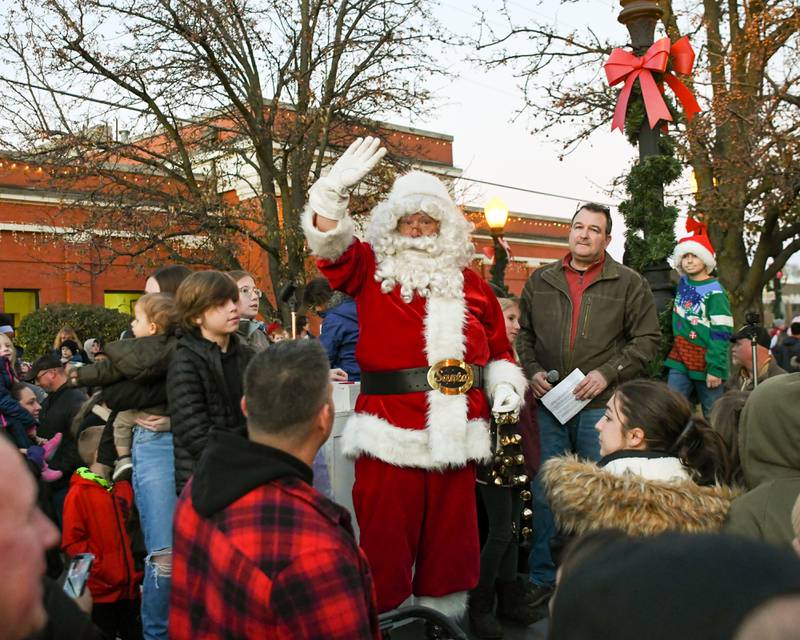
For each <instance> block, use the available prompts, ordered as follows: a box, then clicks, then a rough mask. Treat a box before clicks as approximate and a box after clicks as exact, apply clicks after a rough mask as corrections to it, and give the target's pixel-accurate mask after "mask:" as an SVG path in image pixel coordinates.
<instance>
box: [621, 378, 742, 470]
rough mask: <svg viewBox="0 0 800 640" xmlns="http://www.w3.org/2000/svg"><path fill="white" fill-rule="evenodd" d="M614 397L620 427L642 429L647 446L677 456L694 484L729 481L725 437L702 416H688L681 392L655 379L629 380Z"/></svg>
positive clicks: (730, 468) (687, 408) (728, 461)
mask: <svg viewBox="0 0 800 640" xmlns="http://www.w3.org/2000/svg"><path fill="white" fill-rule="evenodd" d="M615 397H616V402H617V403H618V406H619V410H620V413H621V414H622V416H623V418H624V420H623V422H624V425H625V426H624V429H625V430H629V429H633V428H636V427H638V428H640V429H642V431H644V436H645V444H646V446H647V449H649V450H651V451H663V452H665V453H669V454H670V455H673V456H675V457H677V458H679V459H680V460H681V462H682V463H683V464H684V465H685V466H686V467H687V468H688V469H689V471H690V472H691V473H692V475H693V479H694V480H695V482H697V483H698V484H701V485H707V484H714V483H715V482H725V483H728V482H729V480H730V478H731V476H732V467H733V465H732V464H731V462H730V456H729V455H728V452H727V448H726V447H725V441H724V440H723V439H722V438H721V437H720V435H719V434H718V433H716V432H715V431H714V430H713V429H711V427H710V426H709V424H708V422H706V420H705V419H704V418H702V417H700V416H692V409H691V407H690V406H689V403H688V401H687V400H686V398H684V397H683V396H682V395H681V394H679V393H678V392H676V391H675V390H674V389H670V388H669V387H668V386H667V385H666V384H664V383H663V382H660V381H658V380H631V381H629V382H626V383H624V384H622V385H620V386H619V388H618V389H617V391H616V394H615Z"/></svg>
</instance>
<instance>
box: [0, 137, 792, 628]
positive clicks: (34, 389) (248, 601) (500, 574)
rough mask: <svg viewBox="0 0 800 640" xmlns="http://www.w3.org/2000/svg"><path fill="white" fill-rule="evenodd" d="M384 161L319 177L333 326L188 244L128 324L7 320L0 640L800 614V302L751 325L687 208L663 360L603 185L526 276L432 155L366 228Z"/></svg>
mask: <svg viewBox="0 0 800 640" xmlns="http://www.w3.org/2000/svg"><path fill="white" fill-rule="evenodd" d="M384 153H385V150H384V149H383V148H381V146H380V142H379V141H378V140H376V139H372V138H366V139H359V140H357V141H355V142H354V143H353V145H351V147H350V148H349V149H348V150H347V151H346V152H345V153H344V154H343V155H342V156H341V157H340V158H339V159H338V160H337V162H336V163H335V164H334V165H333V166H332V167H331V168H330V171H329V172H328V173H327V175H326V176H325V177H323V178H321V179H320V180H319V181H317V182H316V183H315V184H314V185H313V186H312V188H311V190H310V192H309V200H308V206H307V208H306V211H305V212H304V215H303V230H304V232H305V234H306V239H307V242H308V246H309V249H310V251H311V253H312V254H313V255H314V256H315V257H316V258H317V266H318V268H319V271H320V274H321V275H320V277H318V278H315V279H312V280H311V281H309V283H307V285H306V286H305V287H304V292H303V296H302V303H301V307H302V308H304V309H306V310H307V312H308V313H315V314H318V315H319V316H320V317H321V318H322V326H321V333H320V335H319V336H318V339H316V338H315V336H313V335H312V334H311V333H310V331H309V327H308V322H307V320H306V318H305V316H300V317H299V318H298V320H299V321H297V322H295V323H293V326H292V327H291V328H290V329H286V328H284V327H283V326H282V325H281V324H279V323H277V322H276V323H271V324H265V323H263V322H261V321H260V320H259V319H258V316H259V315H260V301H261V298H262V296H263V293H262V291H261V290H260V289H259V288H258V284H257V279H256V278H255V277H254V275H253V274H250V273H247V272H244V271H233V272H228V273H224V272H220V271H214V270H203V271H194V272H193V271H191V270H189V269H188V268H186V267H183V266H166V267H162V268H160V269H158V270H157V271H155V272H154V273H153V275H152V276H150V277H149V278H148V279H147V280H146V283H145V286H144V295H142V297H140V298H139V299H138V300H137V301H136V303H135V306H134V308H133V318H132V322H131V328H130V331H129V332H126V334H125V335H123V336H121V337H120V339H119V340H115V341H109V342H107V343H106V344H103V343H101V341H100V340H98V339H95V338H90V339H88V340H86V341H85V342H81V340H80V339H79V337H78V335H77V334H76V332H75V331H74V330H73V329H72V328H70V327H64V328H63V329H61V330H60V331H59V332H58V335H57V336H56V337H55V340H54V342H53V350H52V351H51V352H48V353H45V354H39V356H40V357H38V358H36V359H35V361H34V362H33V363H32V364H30V365H26V364H25V363H24V361H23V358H22V357H21V354H20V353H19V351H18V349H17V348H16V346H15V344H14V334H13V326H12V324H11V323H10V322H6V321H5V320H0V426H2V432H3V434H4V435H5V436H6V437H4V438H0V476H2V477H0V562H2V563H3V565H4V567H5V570H4V577H5V580H4V581H3V582H2V583H0V638H78V639H82V638H108V639H114V638H122V639H123V640H127V639H138V638H145V639H147V640H155V639H163V638H173V639H183V638H186V639H190V638H208V639H211V638H255V637H264V638H381V637H382V636H383V637H386V636H387V635H388V634H389V633H390V631H389V630H388V628H387V627H386V626H385V625H382V622H381V621H382V620H384V619H385V617H384V618H381V614H386V613H388V612H392V611H394V610H396V609H397V608H401V607H404V606H406V605H408V604H409V603H412V602H413V603H416V604H420V605H423V606H426V607H428V608H430V609H432V610H434V611H435V612H438V617H437V616H432V617H430V618H429V619H427V620H426V622H425V625H424V633H425V634H426V637H430V638H446V637H448V633H449V631H448V629H451V628H452V627H451V626H450V623H449V622H448V620H450V621H453V622H454V623H456V624H458V623H461V624H463V625H465V626H466V627H467V628H468V629H469V631H470V633H471V634H472V635H473V636H474V637H478V638H490V639H491V638H497V639H499V638H502V637H503V634H504V623H506V624H507V623H512V624H517V625H526V626H527V625H530V624H532V623H534V622H536V621H537V620H539V619H540V618H542V617H543V616H545V615H548V610H549V617H550V629H549V635H550V637H552V638H554V639H555V638H594V637H609V638H639V637H644V636H646V637H653V638H674V637H685V638H693V637H696V638H733V637H736V638H741V639H747V638H764V637H770V638H784V639H788V638H791V637H794V636H793V635H791V634H792V633H794V632H796V629H797V628H800V559H798V558H797V555H800V500H799V499H798V494H800V413H798V412H797V410H796V403H797V398H798V397H800V372H799V371H798V362H797V360H798V357H800V354H798V350H800V318H795V319H794V320H793V321H792V322H791V323H790V325H789V327H788V329H786V330H785V331H783V332H782V333H783V335H778V334H776V335H774V336H770V335H769V333H768V332H767V331H766V330H764V329H763V328H761V327H759V326H757V325H756V324H755V323H753V322H750V323H748V324H747V325H745V326H744V327H742V328H740V329H739V330H735V329H734V321H733V317H732V314H731V310H730V305H729V302H728V299H727V297H726V293H725V291H724V289H723V288H722V287H721V286H720V284H719V282H718V280H717V279H716V278H715V277H714V276H713V272H714V270H715V267H716V264H715V254H714V249H713V247H712V245H711V243H710V242H709V241H708V237H707V235H706V233H705V229H704V228H703V226H702V225H701V224H699V223H696V222H694V221H693V222H692V223H691V225H690V228H689V229H688V231H689V232H690V233H691V235H688V236H687V237H686V238H683V239H682V240H681V241H680V242H679V243H678V245H677V247H676V250H675V255H674V262H675V267H676V270H677V272H678V274H679V276H680V280H679V283H678V287H677V295H676V298H675V302H674V306H673V310H672V329H673V336H674V337H673V342H672V345H671V348H670V350H669V353H668V354H667V357H666V360H665V371H666V373H665V374H664V375H663V380H660V379H658V378H657V377H656V376H658V375H659V374H660V372H653V370H652V364H653V362H655V361H657V360H658V359H659V350H660V348H661V329H660V325H659V320H658V316H657V309H656V306H655V302H654V300H653V296H652V293H651V292H650V289H649V286H648V284H647V282H646V281H645V280H644V278H643V277H642V276H641V275H640V274H638V273H636V272H635V271H633V270H631V269H629V268H628V267H626V266H624V265H623V264H620V263H619V262H617V261H615V260H614V259H613V258H612V257H611V256H610V255H609V254H608V253H607V251H606V248H607V246H608V243H609V241H610V238H611V230H612V229H611V227H612V223H611V216H610V213H609V211H608V209H607V208H605V207H603V206H601V205H597V204H593V203H587V204H584V205H582V206H581V207H579V208H578V210H577V211H576V213H575V215H574V216H573V219H572V225H571V230H570V236H569V252H568V253H567V254H566V255H565V256H564V257H563V259H561V260H558V261H556V262H554V263H552V264H549V265H546V266H544V267H541V268H539V269H537V270H536V271H535V272H534V273H533V274H532V275H531V277H530V279H529V280H528V282H527V283H526V285H525V287H524V290H523V292H522V295H521V297H520V298H519V299H515V298H510V297H507V296H504V295H503V294H502V293H501V292H497V291H495V290H493V288H492V287H491V286H490V285H489V284H488V283H487V282H485V281H484V280H482V279H481V278H480V276H479V275H478V274H477V273H476V272H475V271H473V270H471V269H470V268H469V264H470V262H471V260H472V257H473V253H474V251H473V248H472V244H471V242H470V226H469V224H468V223H467V221H466V220H465V218H464V217H463V215H462V214H461V212H460V211H459V210H458V208H457V207H456V205H455V204H454V202H453V200H452V198H451V197H450V195H449V193H448V191H447V189H446V187H445V186H444V184H443V183H442V182H441V181H439V180H438V179H437V178H436V177H435V176H433V175H430V174H426V173H423V172H419V171H412V172H411V173H408V174H406V175H404V176H401V177H400V178H398V179H397V180H396V181H395V183H394V185H393V187H392V189H391V191H390V192H389V194H388V195H387V197H386V198H385V200H384V201H383V202H381V203H380V204H379V205H378V206H377V207H376V208H375V209H374V210H373V212H372V214H371V216H370V218H369V221H368V223H367V226H366V228H365V232H364V235H363V239H362V238H359V237H357V236H356V235H355V225H354V224H353V221H352V219H351V217H350V215H349V211H348V209H349V193H350V192H351V191H352V190H353V189H354V188H355V187H356V186H357V185H358V184H359V182H360V181H361V180H362V179H363V178H364V177H365V176H366V175H367V174H368V173H369V172H371V171H372V170H373V169H374V168H375V166H376V165H377V164H378V163H379V162H380V161H381V159H382V157H383V155H384ZM292 338H294V339H292ZM731 364H732V367H731ZM576 371H577V374H575V372H576ZM571 379H575V380H576V382H575V384H570V382H569V381H570V380H571ZM340 381H349V382H354V381H356V382H359V383H360V394H359V396H358V398H357V400H356V403H355V407H354V410H353V412H352V414H351V415H350V416H349V417H348V419H347V423H346V425H345V428H344V431H343V434H342V447H341V448H342V450H343V452H344V454H345V455H347V456H348V457H350V458H352V459H353V461H354V470H355V482H354V485H353V489H352V497H353V513H354V516H355V518H356V521H357V525H358V537H356V535H355V534H354V528H353V523H352V521H351V514H350V512H349V511H348V510H347V509H345V508H344V507H342V506H341V505H339V504H337V503H336V502H334V501H333V500H332V499H331V498H330V495H329V494H328V495H326V493H327V491H326V490H324V489H323V490H322V491H320V490H319V489H320V488H321V487H320V485H319V483H318V482H317V480H318V479H317V478H316V477H315V474H314V473H313V472H312V468H313V469H317V468H318V465H319V464H320V450H321V448H322V447H323V445H324V444H325V442H326V441H327V440H328V438H329V437H330V435H331V431H332V426H333V422H334V415H335V412H336V407H335V406H334V404H333V384H336V383H337V382H340ZM564 385H570V386H569V387H567V390H566V396H567V397H566V399H564V397H563V396H562V397H561V403H562V405H564V404H566V405H568V408H569V409H570V410H569V411H566V412H563V406H561V407H560V408H559V407H557V406H556V405H555V404H553V398H554V397H555V396H557V395H558V394H559V393H560V391H561V390H563V389H564ZM555 387H559V388H558V389H556V390H555V391H554V388H555ZM528 545H530V546H528ZM792 547H794V553H793V552H792ZM80 554H92V555H93V557H94V562H93V564H92V567H91V571H90V573H89V577H88V582H87V585H86V588H85V592H84V593H83V594H72V596H68V595H67V594H66V593H65V592H64V591H63V590H62V589H61V588H60V585H59V583H58V582H57V579H58V578H59V576H62V575H63V572H64V568H65V562H68V561H69V560H70V559H71V558H74V557H76V556H79V555H80ZM521 564H522V565H524V566H527V574H526V573H520V565H521ZM624 604H627V605H628V606H624ZM781 633H783V635H781ZM769 634H772V635H769Z"/></svg>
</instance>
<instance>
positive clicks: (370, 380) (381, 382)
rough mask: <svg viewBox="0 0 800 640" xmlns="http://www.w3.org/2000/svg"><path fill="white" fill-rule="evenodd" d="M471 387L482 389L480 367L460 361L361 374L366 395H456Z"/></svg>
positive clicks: (445, 361) (363, 372) (362, 388)
mask: <svg viewBox="0 0 800 640" xmlns="http://www.w3.org/2000/svg"><path fill="white" fill-rule="evenodd" d="M473 387H478V388H482V387H483V367H479V366H478V365H474V364H469V363H466V362H463V361H461V360H442V361H441V362H437V363H436V364H435V365H433V366H432V367H415V368H413V369H395V370H393V371H362V372H361V393H366V394H369V395H394V394H402V393H415V392H418V391H431V390H437V391H440V392H441V393H443V394H445V395H458V394H462V393H466V392H467V391H469V390H470V389H471V388H473Z"/></svg>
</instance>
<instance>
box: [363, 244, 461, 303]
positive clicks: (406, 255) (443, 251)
mask: <svg viewBox="0 0 800 640" xmlns="http://www.w3.org/2000/svg"><path fill="white" fill-rule="evenodd" d="M376 244H377V245H378V246H375V247H373V249H374V250H375V257H376V259H377V268H376V270H375V280H377V281H378V282H380V283H381V291H383V292H384V293H390V292H391V291H393V290H394V288H395V287H397V286H398V285H399V287H400V297H401V298H402V299H403V301H404V302H411V300H412V299H413V298H414V294H415V293H418V294H419V295H420V296H421V297H423V298H428V297H430V296H432V295H434V296H443V297H447V298H457V297H460V296H461V295H463V287H464V276H463V274H462V273H461V268H462V267H461V266H460V260H459V257H458V256H456V255H454V253H453V252H452V251H448V250H447V247H446V246H445V243H444V242H443V241H442V239H441V236H439V235H433V236H421V237H419V238H410V237H407V236H401V235H400V234H399V233H390V234H388V235H387V236H386V237H384V238H381V240H380V241H379V242H378V243H376Z"/></svg>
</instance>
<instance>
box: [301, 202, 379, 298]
mask: <svg viewBox="0 0 800 640" xmlns="http://www.w3.org/2000/svg"><path fill="white" fill-rule="evenodd" d="M315 215H316V214H315V213H314V212H313V211H312V210H311V207H310V206H306V209H305V211H303V215H302V217H301V223H302V226H303V232H304V233H305V235H306V241H307V242H308V248H309V249H311V253H312V254H313V255H315V256H316V257H317V267H319V270H320V271H321V272H322V274H323V275H324V276H325V277H326V278H327V279H328V281H329V282H330V284H331V288H332V289H336V290H337V291H343V292H344V293H346V294H347V295H349V296H351V297H355V296H356V295H358V292H359V291H360V289H361V285H362V284H363V282H364V280H365V279H366V278H368V277H370V274H371V273H372V272H374V270H375V257H374V254H373V253H372V248H371V247H370V246H369V245H368V244H366V243H364V242H361V241H360V240H359V239H358V238H356V237H355V227H354V226H353V220H352V219H351V218H350V216H346V217H345V218H343V219H342V220H340V221H339V222H338V224H337V225H336V227H334V228H333V229H331V230H329V231H320V230H319V229H318V228H317V227H316V226H315V225H314V216H315Z"/></svg>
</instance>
